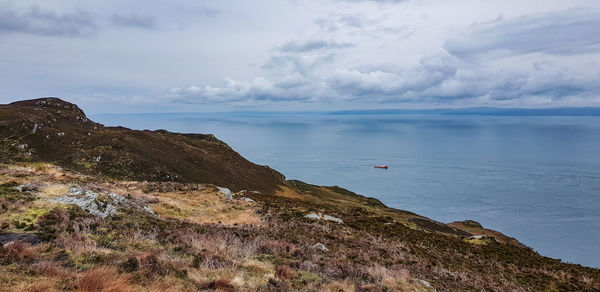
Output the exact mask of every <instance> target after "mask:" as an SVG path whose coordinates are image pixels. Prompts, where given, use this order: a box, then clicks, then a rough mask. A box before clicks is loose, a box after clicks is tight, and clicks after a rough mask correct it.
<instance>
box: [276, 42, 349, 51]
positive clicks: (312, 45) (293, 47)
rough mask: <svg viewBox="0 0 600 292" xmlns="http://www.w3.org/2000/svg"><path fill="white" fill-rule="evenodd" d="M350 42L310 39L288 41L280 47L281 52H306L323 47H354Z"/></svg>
mask: <svg viewBox="0 0 600 292" xmlns="http://www.w3.org/2000/svg"><path fill="white" fill-rule="evenodd" d="M352 46H353V45H352V44H349V43H336V42H332V41H326V40H308V41H304V42H299V41H288V42H286V43H285V44H283V45H282V46H281V47H279V51H280V52H286V53H304V52H310V51H316V50H322V49H341V48H348V47H352Z"/></svg>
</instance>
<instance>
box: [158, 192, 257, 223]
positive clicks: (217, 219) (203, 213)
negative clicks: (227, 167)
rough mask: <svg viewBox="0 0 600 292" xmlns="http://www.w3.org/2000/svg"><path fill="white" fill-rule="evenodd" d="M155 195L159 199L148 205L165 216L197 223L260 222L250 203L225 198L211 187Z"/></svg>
mask: <svg viewBox="0 0 600 292" xmlns="http://www.w3.org/2000/svg"><path fill="white" fill-rule="evenodd" d="M155 198H156V199H158V200H159V202H158V203H154V204H151V205H150V207H151V208H152V210H154V211H155V212H156V213H158V214H160V215H161V216H163V217H166V218H175V219H180V220H187V221H189V222H192V223H197V224H212V223H219V224H223V225H244V224H259V223H260V222H261V220H260V217H259V216H258V215H257V214H256V210H255V207H254V205H253V204H252V203H249V202H245V201H242V200H226V199H224V198H223V195H222V194H220V193H218V192H215V191H214V190H212V189H205V190H201V191H192V192H168V193H161V194H160V195H158V196H156V197H155Z"/></svg>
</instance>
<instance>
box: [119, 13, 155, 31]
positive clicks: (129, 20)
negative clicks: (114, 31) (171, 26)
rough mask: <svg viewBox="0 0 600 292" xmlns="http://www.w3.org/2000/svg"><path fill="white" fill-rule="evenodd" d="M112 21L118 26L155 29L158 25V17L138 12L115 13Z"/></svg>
mask: <svg viewBox="0 0 600 292" xmlns="http://www.w3.org/2000/svg"><path fill="white" fill-rule="evenodd" d="M110 22H111V23H112V24H113V25H116V26H121V27H132V28H142V29H148V30H153V29H154V28H155V27H156V18H154V17H151V16H141V15H137V14H130V15H119V14H115V15H113V16H112V17H111V18H110Z"/></svg>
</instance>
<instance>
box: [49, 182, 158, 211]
mask: <svg viewBox="0 0 600 292" xmlns="http://www.w3.org/2000/svg"><path fill="white" fill-rule="evenodd" d="M47 201H49V202H53V203H61V204H74V205H77V206H79V207H80V208H81V209H83V210H85V211H87V212H88V213H90V214H92V215H95V216H99V217H102V218H106V217H108V216H110V215H113V214H115V213H116V212H117V207H119V206H121V207H134V208H138V209H141V210H144V211H146V212H148V213H150V214H154V212H153V211H152V209H150V207H148V206H147V205H142V204H137V203H135V202H133V201H130V200H128V199H126V198H125V197H123V196H121V195H119V194H115V193H112V192H109V193H106V192H96V191H92V190H85V189H83V188H80V187H72V188H71V189H69V192H68V194H67V195H65V196H62V197H57V198H51V199H48V200H47Z"/></svg>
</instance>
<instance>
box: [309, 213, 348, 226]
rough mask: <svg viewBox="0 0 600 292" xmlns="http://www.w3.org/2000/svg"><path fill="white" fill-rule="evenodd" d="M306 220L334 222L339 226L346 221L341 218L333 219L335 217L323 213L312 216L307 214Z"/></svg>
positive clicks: (312, 214)
mask: <svg viewBox="0 0 600 292" xmlns="http://www.w3.org/2000/svg"><path fill="white" fill-rule="evenodd" d="M304 218H307V219H313V220H325V221H333V222H336V223H339V224H344V221H343V220H342V219H340V218H337V217H333V216H329V215H323V214H321V213H318V214H316V213H310V214H306V215H304Z"/></svg>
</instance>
